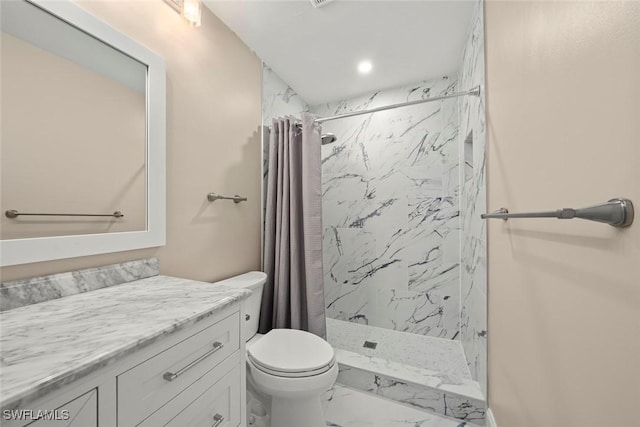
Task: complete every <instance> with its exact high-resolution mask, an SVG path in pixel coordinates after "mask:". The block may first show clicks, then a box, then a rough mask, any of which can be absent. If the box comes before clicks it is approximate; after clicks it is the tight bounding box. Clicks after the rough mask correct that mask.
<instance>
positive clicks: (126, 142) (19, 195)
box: [0, 32, 147, 239]
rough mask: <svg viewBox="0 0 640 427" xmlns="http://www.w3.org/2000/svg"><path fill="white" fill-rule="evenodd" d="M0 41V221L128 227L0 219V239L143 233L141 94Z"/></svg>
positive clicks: (15, 41)
mask: <svg viewBox="0 0 640 427" xmlns="http://www.w3.org/2000/svg"><path fill="white" fill-rule="evenodd" d="M1 34H2V35H1V38H0V40H1V42H0V63H1V64H2V73H1V78H0V84H1V85H2V101H1V106H2V108H1V109H0V121H1V123H2V126H1V127H0V141H1V144H0V173H1V179H0V212H4V211H5V210H9V209H15V210H18V211H22V212H54V213H55V212H57V213H62V212H64V213H103V214H107V213H113V212H114V211H121V212H123V213H124V217H123V218H119V219H115V218H89V217H82V218H71V217H58V218H51V217H19V218H18V219H11V218H7V217H6V216H5V215H0V239H25V238H32V237H46V236H62V235H75V234H94V233H106V232H125V231H137V230H145V229H146V212H147V211H146V173H145V170H146V169H145V152H146V143H145V140H146V134H145V132H146V129H145V126H146V115H145V94H144V92H140V91H137V90H134V89H132V88H131V87H128V86H125V85H124V84H122V83H121V82H119V81H116V80H114V79H112V78H109V77H106V76H104V75H102V74H98V73H96V72H94V71H92V70H90V69H88V68H86V67H84V66H82V65H79V64H76V63H74V62H72V61H70V60H68V59H65V58H63V57H61V56H58V55H56V54H53V53H50V52H48V51H46V50H44V49H41V48H39V47H36V46H34V45H33V44H31V43H28V42H25V41H24V40H22V39H19V38H16V37H13V36H11V35H9V34H7V33H4V32H3V33H1ZM139 71H140V73H141V74H142V76H143V77H144V72H145V71H144V69H143V68H142V67H140V70H139Z"/></svg>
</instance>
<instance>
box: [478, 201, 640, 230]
mask: <svg viewBox="0 0 640 427" xmlns="http://www.w3.org/2000/svg"><path fill="white" fill-rule="evenodd" d="M480 216H481V218H482V219H492V218H497V219H504V220H505V221H506V220H508V219H511V218H558V219H573V218H580V219H586V220H589V221H596V222H604V223H606V224H609V225H611V226H613V227H628V226H630V225H631V224H633V203H631V200H629V199H622V198H617V199H611V200H609V201H608V202H606V203H601V204H599V205H595V206H589V207H587V208H582V209H572V208H564V209H557V210H555V211H546V212H527V213H509V210H508V209H506V208H500V209H498V210H497V211H494V212H491V213H488V214H482V215H480Z"/></svg>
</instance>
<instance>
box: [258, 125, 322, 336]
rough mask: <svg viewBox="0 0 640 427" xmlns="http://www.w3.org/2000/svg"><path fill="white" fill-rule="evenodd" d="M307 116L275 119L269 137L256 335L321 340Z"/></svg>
mask: <svg viewBox="0 0 640 427" xmlns="http://www.w3.org/2000/svg"><path fill="white" fill-rule="evenodd" d="M313 120H314V117H313V115H311V114H309V113H303V115H302V129H300V128H299V127H298V126H296V125H295V123H296V120H295V119H294V118H293V117H285V118H281V119H274V120H273V125H272V130H271V134H270V137H269V169H268V178H267V205H266V211H265V233H264V245H265V247H264V267H265V272H266V273H267V283H266V284H265V287H264V291H263V294H262V307H261V314H260V329H259V331H260V333H266V332H268V331H269V330H271V329H273V328H291V329H301V330H305V331H309V332H312V333H314V334H316V335H318V336H321V337H325V336H326V324H325V313H324V285H323V273H324V272H323V268H322V205H321V199H322V197H321V196H322V194H321V191H322V189H321V180H320V178H321V176H320V173H321V165H320V129H319V127H318V126H317V125H316V124H315V123H314V122H313Z"/></svg>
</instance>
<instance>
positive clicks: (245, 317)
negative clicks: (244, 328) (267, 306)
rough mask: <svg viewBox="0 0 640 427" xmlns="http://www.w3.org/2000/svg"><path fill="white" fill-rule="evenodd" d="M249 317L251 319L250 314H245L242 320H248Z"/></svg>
mask: <svg viewBox="0 0 640 427" xmlns="http://www.w3.org/2000/svg"><path fill="white" fill-rule="evenodd" d="M249 319H251V316H249V315H248V314H245V315H244V320H245V321H247V322H248V321H249Z"/></svg>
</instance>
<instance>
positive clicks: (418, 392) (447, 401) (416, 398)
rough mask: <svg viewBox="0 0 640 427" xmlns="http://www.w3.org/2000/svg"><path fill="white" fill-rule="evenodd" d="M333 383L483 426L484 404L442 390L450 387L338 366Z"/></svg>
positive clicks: (450, 386)
mask: <svg viewBox="0 0 640 427" xmlns="http://www.w3.org/2000/svg"><path fill="white" fill-rule="evenodd" d="M337 381H338V382H339V383H340V384H344V385H347V386H350V387H354V388H356V389H359V390H363V391H366V392H368V393H373V394H376V395H378V396H382V397H385V398H387V399H391V400H394V401H396V402H400V403H403V404H406V405H410V406H412V407H417V408H420V409H424V410H427V411H430V412H434V413H436V414H439V415H445V416H448V417H452V418H457V419H459V420H461V421H465V422H470V423H474V424H479V425H484V415H485V410H486V404H485V401H484V400H483V399H474V398H471V397H467V396H463V395H460V394H457V393H452V392H450V391H447V390H445V388H455V387H454V386H453V385H447V386H446V387H445V386H444V385H443V386H442V387H441V388H432V387H429V386H425V385H421V384H417V382H408V381H402V380H399V379H397V378H394V377H393V375H392V376H386V375H383V374H380V373H377V372H369V371H365V370H362V369H359V368H353V367H349V366H345V365H342V364H341V365H340V373H339V375H338V380H337ZM428 381H429V380H428ZM474 388H475V390H476V391H475V394H476V395H478V394H480V391H479V385H476V386H475V387H474ZM461 389H462V387H460V388H458V391H460V390H461ZM467 390H469V389H467Z"/></svg>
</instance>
